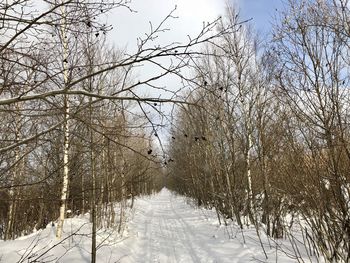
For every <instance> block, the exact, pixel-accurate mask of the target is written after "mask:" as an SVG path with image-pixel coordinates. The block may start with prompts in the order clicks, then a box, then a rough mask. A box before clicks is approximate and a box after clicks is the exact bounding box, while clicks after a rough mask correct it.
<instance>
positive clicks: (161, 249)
mask: <svg viewBox="0 0 350 263" xmlns="http://www.w3.org/2000/svg"><path fill="white" fill-rule="evenodd" d="M181 201H182V202H179V198H176V197H174V196H173V195H171V194H170V192H169V191H167V190H162V192H161V193H160V194H158V195H157V196H154V197H153V198H152V199H150V200H149V201H148V209H147V211H146V213H145V214H144V216H140V217H137V216H136V217H135V218H136V220H135V222H133V225H134V229H138V234H139V237H140V241H139V244H138V245H139V246H140V247H142V248H143V249H140V250H139V251H138V253H136V254H135V255H134V256H133V257H134V260H135V262H169V263H170V262H174V263H175V262H235V261H234V260H233V258H232V256H233V255H231V257H228V255H227V254H225V253H222V252H223V250H222V244H221V246H218V244H217V240H216V235H215V232H216V231H215V228H216V227H213V226H212V225H210V223H209V226H211V229H210V230H209V229H208V227H206V228H203V224H201V223H203V222H206V223H208V219H207V218H206V216H205V215H204V214H203V213H201V211H200V210H197V211H196V210H194V209H193V208H192V209H191V210H193V211H192V213H189V209H188V208H189V206H188V205H187V204H185V203H184V202H183V200H181ZM144 205H145V204H144Z"/></svg>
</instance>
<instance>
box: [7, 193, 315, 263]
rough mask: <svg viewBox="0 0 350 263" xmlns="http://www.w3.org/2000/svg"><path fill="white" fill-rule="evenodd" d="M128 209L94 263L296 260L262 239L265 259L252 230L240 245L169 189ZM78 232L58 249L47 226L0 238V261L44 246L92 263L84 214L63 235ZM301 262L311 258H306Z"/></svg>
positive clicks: (55, 256) (235, 234)
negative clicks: (13, 237) (123, 227)
mask: <svg viewBox="0 0 350 263" xmlns="http://www.w3.org/2000/svg"><path fill="white" fill-rule="evenodd" d="M128 211H129V212H128V222H127V227H126V231H125V232H126V233H125V237H124V238H123V239H121V238H120V237H118V235H117V234H116V231H115V230H112V229H108V230H100V231H99V232H98V240H97V241H98V244H99V245H101V244H100V242H101V241H102V240H105V241H104V243H103V245H102V246H101V247H100V248H99V249H98V250H97V262H106V263H114V262H118V263H191V262H194V263H244V262H283V263H286V262H288V263H289V262H297V261H296V260H295V259H292V258H290V257H287V256H286V255H285V254H284V253H283V252H278V253H276V252H277V251H276V249H275V248H273V247H272V248H270V246H269V245H268V241H267V240H266V238H265V239H263V242H264V244H265V245H264V246H265V249H266V250H267V254H268V259H267V260H266V259H265V257H264V255H263V252H262V249H261V247H260V244H259V241H258V238H257V236H256V233H255V230H254V229H245V230H244V236H245V240H246V244H244V243H243V237H242V233H241V231H240V229H239V228H238V226H236V225H232V226H231V228H226V227H223V226H219V224H218V220H217V217H216V213H215V212H214V211H211V210H205V209H202V208H196V207H195V206H193V205H190V204H188V200H187V199H186V198H185V197H181V196H176V195H174V194H172V193H171V192H170V191H169V190H167V189H163V190H162V191H161V192H160V193H158V194H155V195H153V196H148V197H140V198H138V199H137V200H136V202H135V208H134V210H132V211H130V210H128ZM116 212H118V211H116ZM80 228H81V229H80ZM77 229H80V230H79V235H77V236H74V237H71V238H68V239H67V240H66V241H64V242H63V243H62V244H60V245H58V246H54V244H56V243H57V242H58V240H57V239H55V228H54V227H51V226H48V227H47V228H46V229H44V230H40V231H38V232H36V233H33V234H31V235H28V236H25V237H21V238H19V239H17V240H14V241H6V242H4V241H1V240H0V263H3V262H5V263H12V262H18V261H19V259H20V258H21V255H22V254H26V256H27V257H29V256H30V254H28V253H29V252H30V253H32V254H34V255H40V253H42V252H43V251H45V250H47V248H48V247H53V249H52V250H50V252H49V253H47V254H45V257H42V258H41V259H43V258H46V259H48V260H49V259H50V260H52V261H50V262H69V263H71V262H73V263H75V262H77V263H78V262H90V248H91V239H90V238H91V235H90V233H91V224H90V223H88V215H86V216H81V217H79V218H72V219H67V220H65V224H64V234H65V237H67V236H68V235H69V234H70V233H73V232H74V231H76V230H77ZM228 232H230V237H231V238H229V235H228ZM285 248H287V249H290V246H288V244H287V246H285ZM276 255H277V260H276ZM23 262H31V261H30V260H24V261H23ZM40 262H45V261H40ZM304 262H310V260H309V259H308V258H306V259H304ZM315 262H316V261H315Z"/></svg>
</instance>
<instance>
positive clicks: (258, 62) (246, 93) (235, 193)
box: [167, 0, 350, 262]
mask: <svg viewBox="0 0 350 263" xmlns="http://www.w3.org/2000/svg"><path fill="white" fill-rule="evenodd" d="M349 14H350V10H349V1H347V0H322V1H319V0H315V1H314V0H306V1H305V0H303V1H299V0H289V1H287V3H286V5H285V6H284V10H282V11H279V12H278V15H277V17H276V21H275V24H274V28H273V36H272V39H271V40H268V41H261V40H259V38H257V37H256V36H255V34H254V33H253V30H252V28H251V27H250V25H249V24H244V25H237V21H238V20H239V15H238V14H237V12H236V11H235V10H234V8H232V7H231V8H229V10H228V12H227V16H226V18H225V19H224V20H223V21H222V26H225V25H230V26H232V27H231V28H232V30H231V32H230V33H229V34H225V35H223V36H221V37H220V38H218V39H216V40H215V41H213V42H211V43H210V44H207V45H206V48H205V52H207V54H208V55H207V56H204V57H201V58H200V59H198V60H197V61H196V64H195V66H193V76H194V78H195V79H196V82H195V83H193V84H192V91H191V92H189V93H188V94H187V96H188V97H189V100H190V101H191V102H192V103H193V105H183V106H182V107H179V108H178V109H177V112H176V117H175V125H174V127H173V129H172V131H171V138H170V139H169V140H170V143H169V147H168V148H169V149H168V154H169V156H170V157H171V159H172V162H171V163H170V165H169V175H168V176H167V185H168V187H169V188H171V189H173V190H175V191H176V192H178V193H180V194H184V195H186V196H189V197H192V198H195V200H197V204H198V205H203V206H205V207H209V208H215V210H216V211H217V214H218V218H219V220H221V221H222V222H227V220H234V221H235V222H236V223H237V224H238V225H239V226H240V227H241V228H244V227H246V226H247V225H253V226H254V227H255V228H256V229H257V234H258V235H259V233H260V231H262V230H263V231H264V232H265V233H266V234H267V235H268V236H270V237H272V238H283V237H288V238H289V239H290V240H292V241H293V242H294V243H299V242H300V243H303V244H305V246H306V247H307V251H308V253H309V256H316V257H318V258H319V257H320V256H323V257H324V258H325V259H326V260H327V261H328V262H349V260H350V247H349V240H350V218H349V216H350V213H349V211H350V210H349V208H350V203H349V193H350V184H349V183H350V176H349V174H350V173H349V172H350V171H349V169H350V154H349V153H350V152H349V147H350V143H349V140H350V137H349V131H350V129H349V94H350V93H349V84H350V77H349V69H350V62H349V61H350V60H349V54H350V53H349V51H350V49H349V44H350V42H349V40H350V27H349V21H350V20H349V19H350V17H349ZM233 25H236V26H233ZM294 227H297V228H299V229H300V230H301V231H302V236H303V240H296V239H295V236H294V232H293V231H294V229H295V228H294ZM294 253H295V255H296V260H298V261H300V262H301V261H302V259H301V258H300V254H299V251H298V249H297V248H295V251H294Z"/></svg>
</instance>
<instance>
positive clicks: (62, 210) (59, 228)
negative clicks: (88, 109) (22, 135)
mask: <svg viewBox="0 0 350 263" xmlns="http://www.w3.org/2000/svg"><path fill="white" fill-rule="evenodd" d="M61 13H62V17H63V19H62V20H63V22H62V26H61V38H62V42H63V79H64V87H65V89H67V84H68V66H67V64H68V63H67V58H68V39H67V32H66V19H65V14H66V10H65V6H63V7H62V8H61ZM63 129H64V142H63V143H64V146H63V185H62V191H61V207H60V215H59V219H58V225H57V230H56V237H57V238H59V239H60V238H61V237H62V230H63V223H64V219H65V215H66V200H67V196H68V180H69V167H68V166H69V133H70V131H69V100H68V95H65V96H64V124H63Z"/></svg>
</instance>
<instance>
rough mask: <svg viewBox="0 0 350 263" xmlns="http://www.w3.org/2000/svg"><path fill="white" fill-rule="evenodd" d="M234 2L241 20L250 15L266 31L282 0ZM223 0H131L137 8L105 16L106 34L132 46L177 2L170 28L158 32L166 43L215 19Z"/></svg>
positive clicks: (261, 31) (221, 11)
mask: <svg viewBox="0 0 350 263" xmlns="http://www.w3.org/2000/svg"><path fill="white" fill-rule="evenodd" d="M230 1H231V2H232V3H233V5H234V6H236V7H237V6H238V8H239V10H240V15H241V17H242V19H243V20H246V19H252V20H251V23H252V25H253V27H254V28H255V30H256V31H257V32H258V33H259V34H260V35H266V34H267V33H268V32H269V30H270V28H271V25H270V23H271V22H272V21H273V18H274V16H275V14H276V9H277V10H279V9H281V7H282V1H283V0H230ZM226 2H227V0H132V1H131V3H130V7H131V8H132V9H133V10H135V11H137V12H136V13H131V12H129V11H128V10H126V9H124V8H119V9H117V10H115V11H114V12H113V13H112V15H110V16H109V17H108V22H109V23H111V24H112V25H113V27H114V29H113V31H112V32H111V34H110V35H109V37H110V40H111V41H112V42H113V43H114V44H115V45H116V46H117V47H119V48H125V47H127V49H128V50H133V49H134V48H135V47H136V39H137V37H140V36H143V35H144V33H146V32H149V29H150V24H149V22H151V23H152V24H153V25H156V24H158V23H159V22H161V21H162V19H164V17H166V16H167V15H168V14H169V13H170V12H171V10H173V9H174V8H175V6H177V9H176V10H175V12H174V15H176V16H177V17H178V18H177V19H171V20H169V21H168V22H167V24H166V25H167V27H168V28H169V29H170V31H169V32H166V33H164V34H162V35H161V36H160V39H159V41H160V42H163V41H164V43H166V41H172V40H176V41H178V40H185V39H186V37H187V34H190V35H195V34H196V33H197V32H198V31H199V30H200V29H201V28H202V25H203V22H204V21H205V22H210V21H213V20H215V19H216V18H217V17H218V16H220V15H222V14H224V13H225V7H226Z"/></svg>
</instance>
